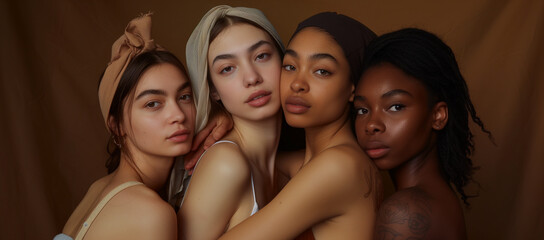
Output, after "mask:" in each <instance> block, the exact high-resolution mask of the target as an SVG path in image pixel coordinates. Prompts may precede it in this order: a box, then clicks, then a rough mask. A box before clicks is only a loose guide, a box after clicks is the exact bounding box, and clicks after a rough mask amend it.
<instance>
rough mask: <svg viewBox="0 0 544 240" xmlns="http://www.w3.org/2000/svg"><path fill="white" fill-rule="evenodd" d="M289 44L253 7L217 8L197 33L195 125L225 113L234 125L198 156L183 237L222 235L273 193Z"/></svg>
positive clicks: (183, 211)
mask: <svg viewBox="0 0 544 240" xmlns="http://www.w3.org/2000/svg"><path fill="white" fill-rule="evenodd" d="M283 49H284V48H283V44H282V42H281V40H280V38H279V35H278V33H277V32H276V30H275V29H274V27H273V26H272V24H271V23H270V22H269V21H268V19H267V18H266V17H265V16H264V14H263V13H262V12H261V11H259V10H257V9H253V8H244V7H230V6H224V5H222V6H217V7H214V8H212V9H211V10H209V11H208V12H207V13H206V14H205V15H204V16H203V17H202V19H201V21H200V23H199V24H198V25H197V26H196V28H195V29H194V31H193V33H192V34H191V36H190V38H189V41H188V43H187V48H186V54H187V64H188V65H187V66H188V70H189V75H190V77H191V81H192V83H193V86H194V87H195V96H196V106H197V117H196V122H197V127H196V129H197V131H200V130H202V129H203V128H204V127H205V126H206V124H207V122H208V119H209V118H210V116H211V115H212V114H216V113H218V112H225V113H227V114H229V115H230V116H231V117H232V121H233V123H234V124H233V130H231V131H230V133H228V134H227V135H226V136H225V137H224V138H222V139H221V140H220V141H218V142H216V143H215V144H214V145H212V146H211V147H209V148H208V149H207V150H206V152H204V154H202V156H201V157H200V159H199V160H198V163H197V166H196V167H195V169H194V173H193V175H192V177H191V180H190V183H189V184H188V185H187V188H186V192H185V194H184V198H183V200H182V202H181V207H180V210H179V211H178V222H179V238H180V239H199V240H201V239H217V238H218V237H220V236H221V235H222V234H223V233H224V232H225V231H228V230H229V229H231V228H232V227H234V226H236V225H237V224H238V223H240V222H241V221H243V220H244V219H246V218H248V217H249V216H251V215H253V214H255V213H256V212H257V211H258V210H259V208H260V207H262V206H265V205H266V204H267V203H268V202H269V201H270V199H272V198H273V197H274V195H275V193H276V192H275V189H274V175H275V171H274V166H275V164H274V162H275V158H276V149H277V146H278V142H279V134H280V126H281V117H282V116H281V112H280V92H279V81H280V72H281V59H282V56H283ZM175 194H177V193H175Z"/></svg>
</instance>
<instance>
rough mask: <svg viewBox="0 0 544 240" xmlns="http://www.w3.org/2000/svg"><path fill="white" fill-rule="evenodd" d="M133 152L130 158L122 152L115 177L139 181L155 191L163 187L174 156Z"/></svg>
mask: <svg viewBox="0 0 544 240" xmlns="http://www.w3.org/2000/svg"><path fill="white" fill-rule="evenodd" d="M131 152H132V153H134V154H132V155H131V158H130V159H129V157H128V156H127V155H126V154H121V160H120V162H119V167H118V168H117V171H116V173H115V178H116V179H118V180H119V181H122V182H127V181H139V182H142V183H144V184H145V185H146V186H147V187H149V188H151V189H153V190H155V191H158V190H159V189H161V188H162V187H163V186H164V184H165V183H166V181H167V179H168V176H169V174H170V170H171V168H172V165H173V163H174V158H172V157H160V156H151V155H147V154H143V153H140V152H136V151H134V150H133V151H131ZM131 159H132V160H131Z"/></svg>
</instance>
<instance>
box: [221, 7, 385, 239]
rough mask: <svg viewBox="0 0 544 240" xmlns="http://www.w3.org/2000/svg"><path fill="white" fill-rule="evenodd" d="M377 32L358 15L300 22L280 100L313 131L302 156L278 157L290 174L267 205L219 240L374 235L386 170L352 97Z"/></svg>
mask: <svg viewBox="0 0 544 240" xmlns="http://www.w3.org/2000/svg"><path fill="white" fill-rule="evenodd" d="M374 37H375V34H374V33H373V32H372V31H371V30H369V29H368V28H367V27H365V26H364V25H363V24H361V23H359V22H358V21H356V20H354V19H351V18H349V17H346V16H344V15H340V14H336V13H330V12H327V13H320V14H317V15H314V16H312V17H310V18H309V19H307V20H305V21H303V22H302V23H300V24H299V26H298V28H297V30H296V31H295V33H294V35H293V37H292V39H291V41H290V43H289V46H288V47H287V49H286V52H285V57H284V59H283V70H282V74H281V84H280V85H281V87H280V88H281V104H282V107H283V109H284V112H285V116H286V119H287V122H288V123H289V124H290V125H291V126H294V127H301V128H304V129H305V131H306V153H305V157H304V158H303V159H301V160H300V161H292V160H291V161H282V160H279V161H280V162H278V163H277V166H278V168H279V170H280V171H282V172H283V173H284V174H285V175H287V176H289V177H291V180H290V181H289V183H287V185H286V186H285V187H284V188H283V189H282V190H281V192H280V193H279V194H278V195H277V196H276V197H275V198H274V199H273V200H272V201H271V202H270V203H269V204H268V205H266V206H265V207H264V208H263V209H261V210H260V211H259V212H257V213H256V214H255V215H253V216H251V217H249V218H248V219H247V220H245V221H244V222H242V223H240V224H239V225H237V226H236V227H234V228H233V229H231V230H230V231H229V232H227V233H226V234H225V235H223V237H221V238H220V239H293V238H295V237H297V236H298V235H299V234H301V233H302V232H304V231H305V230H306V229H309V228H311V230H312V232H313V235H314V236H315V239H371V238H372V235H373V229H374V221H375V217H376V209H377V206H378V204H379V201H380V193H381V189H380V183H381V182H380V176H379V174H378V171H377V169H376V168H375V166H374V165H373V164H372V162H371V161H370V160H369V158H368V157H367V156H366V155H365V153H364V152H363V151H362V150H361V149H360V147H359V145H358V144H357V140H356V139H355V136H354V134H353V130H352V122H351V118H350V115H351V110H352V106H351V103H350V102H351V101H353V91H354V88H355V87H354V83H355V81H357V80H358V79H359V77H360V69H359V67H360V64H361V61H362V56H363V53H364V49H365V47H366V46H367V44H368V43H369V42H370V40H371V39H373V38H374Z"/></svg>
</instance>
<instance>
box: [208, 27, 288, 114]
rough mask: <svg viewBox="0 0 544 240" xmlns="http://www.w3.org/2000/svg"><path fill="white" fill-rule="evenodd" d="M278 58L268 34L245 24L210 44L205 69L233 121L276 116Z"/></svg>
mask: <svg viewBox="0 0 544 240" xmlns="http://www.w3.org/2000/svg"><path fill="white" fill-rule="evenodd" d="M280 58H281V56H280V54H279V52H278V50H277V49H276V47H275V45H274V41H273V40H272V39H271V38H270V36H269V35H268V33H266V32H265V31H263V30H261V29H259V28H257V27H254V26H252V25H250V24H246V23H238V24H234V25H232V26H229V27H227V28H226V29H224V30H223V31H222V32H221V33H219V34H218V35H217V37H216V38H215V39H214V40H213V41H212V42H211V43H210V46H209V50H208V66H209V73H210V77H211V80H212V82H213V86H214V88H215V91H216V92H213V91H214V90H212V97H213V98H215V99H216V100H221V102H222V103H223V106H224V107H225V108H226V110H227V111H228V112H230V113H231V114H232V116H233V117H234V118H242V119H246V120H251V121H256V120H262V119H266V118H270V117H273V116H277V114H278V113H279V108H280V99H279V79H280V67H281V59H280Z"/></svg>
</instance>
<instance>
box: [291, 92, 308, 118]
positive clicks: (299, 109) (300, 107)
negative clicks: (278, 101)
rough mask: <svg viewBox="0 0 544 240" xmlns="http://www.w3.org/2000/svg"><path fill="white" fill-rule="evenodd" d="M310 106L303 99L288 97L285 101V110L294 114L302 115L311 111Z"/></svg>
mask: <svg viewBox="0 0 544 240" xmlns="http://www.w3.org/2000/svg"><path fill="white" fill-rule="evenodd" d="M310 107H311V106H310V104H309V103H308V102H307V101H306V100H304V98H301V97H294V96H291V97H288V98H287V99H286V100H285V110H286V111H287V112H289V113H293V114H302V113H305V112H307V111H308V110H310Z"/></svg>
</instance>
